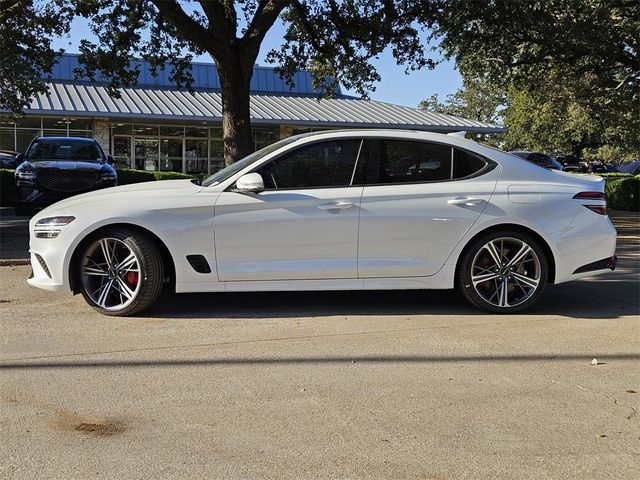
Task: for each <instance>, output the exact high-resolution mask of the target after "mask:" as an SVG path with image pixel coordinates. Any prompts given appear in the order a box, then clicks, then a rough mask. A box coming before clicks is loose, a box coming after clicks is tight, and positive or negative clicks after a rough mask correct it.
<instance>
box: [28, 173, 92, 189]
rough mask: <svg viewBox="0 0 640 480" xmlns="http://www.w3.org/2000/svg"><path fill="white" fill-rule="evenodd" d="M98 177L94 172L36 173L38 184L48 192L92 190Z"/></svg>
mask: <svg viewBox="0 0 640 480" xmlns="http://www.w3.org/2000/svg"><path fill="white" fill-rule="evenodd" d="M97 180H98V176H97V174H96V173H95V172H78V171H73V170H69V171H64V170H48V171H40V172H38V182H39V183H40V185H42V186H43V187H45V188H48V189H49V190H57V191H58V192H78V191H80V190H88V189H90V188H92V187H93V186H94V185H95V184H96V181H97Z"/></svg>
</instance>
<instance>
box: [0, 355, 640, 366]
mask: <svg viewBox="0 0 640 480" xmlns="http://www.w3.org/2000/svg"><path fill="white" fill-rule="evenodd" d="M593 357H600V358H606V359H607V360H609V361H611V360H640V354H638V353H614V354H607V353H602V352H599V353H591V354H589V355H482V356H481V355H469V356H429V355H385V356H382V355H364V356H363V355H354V356H348V357H345V356H340V357H266V358H265V357H258V358H204V359H196V360H193V359H184V360H181V359H168V360H122V361H120V360H98V361H96V360H95V359H92V360H89V361H73V362H68V361H67V362H52V361H45V362H42V361H40V362H22V361H20V362H3V363H0V370H36V369H63V368H123V367H125V368H126V367H129V368H138V367H197V366H208V367H214V366H245V365H299V364H350V363H359V364H382V363H461V362H464V363H469V362H491V363H496V362H504V363H509V362H567V361H585V362H589V361H591V359H592V358H593ZM603 364H604V362H603Z"/></svg>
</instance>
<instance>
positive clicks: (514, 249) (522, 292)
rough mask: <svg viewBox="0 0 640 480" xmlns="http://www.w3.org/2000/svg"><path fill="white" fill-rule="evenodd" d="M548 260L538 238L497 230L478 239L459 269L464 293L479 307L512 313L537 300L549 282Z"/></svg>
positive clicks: (459, 281) (459, 278) (468, 250)
mask: <svg viewBox="0 0 640 480" xmlns="http://www.w3.org/2000/svg"><path fill="white" fill-rule="evenodd" d="M548 271H549V269H548V261H547V258H546V255H545V252H544V250H543V249H542V247H541V246H540V244H539V242H538V241H537V240H536V239H534V238H532V237H531V236H529V235H527V234H525V233H522V232H519V231H511V230H505V231H498V232H493V233H490V234H488V235H484V236H482V237H480V238H478V239H476V240H475V241H474V242H473V243H472V244H471V245H469V247H468V248H467V249H466V250H465V252H464V253H463V256H462V262H461V265H460V268H459V270H458V283H459V285H460V289H461V291H462V293H463V294H464V296H465V297H466V298H467V300H469V302H471V303H472V304H473V305H475V306H476V307H479V308H481V309H483V310H487V311H489V312H494V313H513V312H518V311H521V310H523V309H525V308H527V307H529V306H531V305H532V304H534V303H535V302H536V301H537V300H538V298H540V295H542V292H543V291H544V289H545V287H546V285H547V278H548Z"/></svg>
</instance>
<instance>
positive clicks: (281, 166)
mask: <svg viewBox="0 0 640 480" xmlns="http://www.w3.org/2000/svg"><path fill="white" fill-rule="evenodd" d="M361 143H362V140H361V139H347V140H332V141H327V142H318V143H313V144H311V145H305V146H302V147H300V148H298V149H296V150H294V151H293V152H289V153H285V154H284V155H282V156H280V157H278V158H276V159H275V160H273V161H272V162H269V163H268V164H267V165H265V166H263V167H261V168H260V169H259V170H258V173H259V174H260V175H261V176H262V179H263V180H264V185H265V188H267V189H272V190H273V189H279V190H282V189H293V188H318V187H344V186H348V185H350V184H351V178H352V177H353V171H354V168H355V166H356V160H357V158H358V152H359V150H360V144H361Z"/></svg>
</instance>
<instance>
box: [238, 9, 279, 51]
mask: <svg viewBox="0 0 640 480" xmlns="http://www.w3.org/2000/svg"><path fill="white" fill-rule="evenodd" d="M289 3H290V2H289V0H267V1H261V2H260V4H259V5H258V9H257V10H256V13H255V14H254V16H253V20H251V23H250V24H249V27H248V28H247V32H246V33H245V34H244V36H243V37H242V42H243V44H244V45H245V46H246V48H247V50H248V53H250V54H252V55H253V54H255V55H254V56H255V57H257V55H258V52H259V51H260V45H261V44H262V41H263V40H264V37H265V35H266V34H267V32H268V31H269V29H270V28H271V27H272V26H273V24H274V23H275V22H276V20H277V19H278V17H279V16H280V14H281V13H282V11H283V10H284V9H285V8H286V7H287V5H289ZM254 60H255V58H254Z"/></svg>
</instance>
